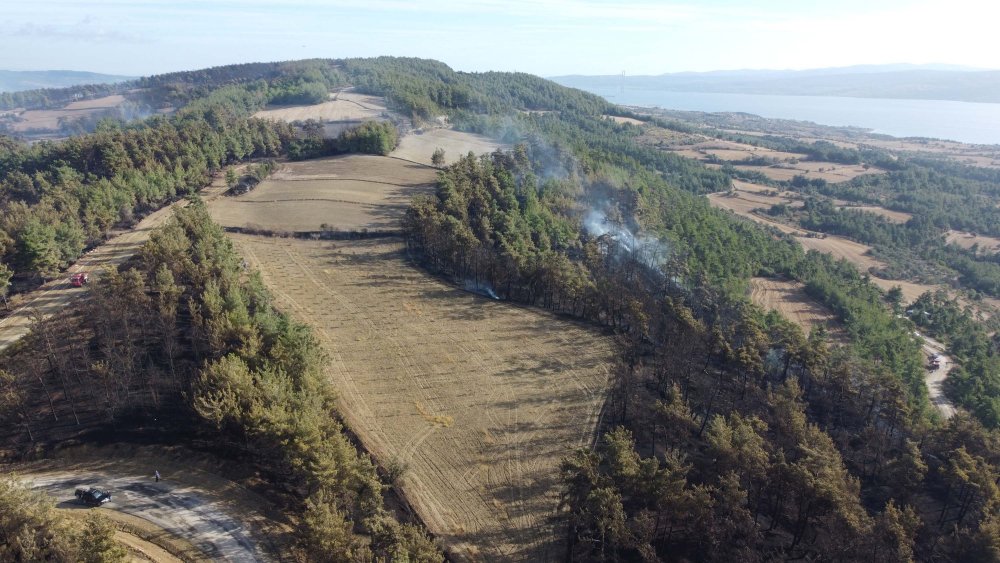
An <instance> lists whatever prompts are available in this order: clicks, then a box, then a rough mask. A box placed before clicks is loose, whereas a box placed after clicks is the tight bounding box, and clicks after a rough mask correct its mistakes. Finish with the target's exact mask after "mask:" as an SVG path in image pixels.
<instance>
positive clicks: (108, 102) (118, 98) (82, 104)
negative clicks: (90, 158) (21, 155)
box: [9, 95, 125, 133]
mask: <svg viewBox="0 0 1000 563" xmlns="http://www.w3.org/2000/svg"><path fill="white" fill-rule="evenodd" d="M124 101H125V96H122V95H114V96H105V97H103V98H96V99H93V100H80V101H78V102H71V103H69V104H67V105H66V106H64V107H63V108H61V109H39V110H35V109H32V110H27V111H23V110H21V111H15V112H13V114H14V115H16V117H17V120H16V121H12V122H11V123H10V125H9V126H10V129H11V131H14V132H16V133H26V132H28V131H58V130H60V129H61V128H62V125H61V123H60V122H65V121H75V120H77V119H80V118H83V117H87V116H90V115H95V114H99V113H102V112H105V111H107V110H109V109H113V108H116V107H118V106H120V105H121V104H122V103H123V102H124Z"/></svg>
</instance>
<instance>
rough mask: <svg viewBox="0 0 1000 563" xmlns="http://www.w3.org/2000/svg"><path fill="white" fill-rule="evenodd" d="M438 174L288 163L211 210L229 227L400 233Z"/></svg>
mask: <svg viewBox="0 0 1000 563" xmlns="http://www.w3.org/2000/svg"><path fill="white" fill-rule="evenodd" d="M436 177H437V170H436V169H434V168H431V167H430V166H424V165H421V164H415V163H412V162H407V161H404V160H400V159H397V158H389V157H383V156H369V155H348V156H338V157H332V158H324V159H318V160H310V161H304V162H291V163H284V164H282V166H281V169H279V170H278V171H277V172H276V173H275V174H274V175H272V177H271V178H269V179H267V180H265V181H263V182H261V183H260V185H259V186H257V188H256V189H254V190H253V191H251V192H249V193H247V194H244V195H241V196H238V197H229V198H222V199H219V200H217V201H215V202H214V203H212V204H210V205H209V211H210V212H211V214H212V218H213V219H214V220H215V221H216V222H217V223H219V224H220V225H222V226H224V227H240V228H246V227H259V228H263V229H268V230H289V231H318V230H320V226H321V225H323V224H326V225H329V226H330V227H332V228H334V229H341V230H361V229H367V230H398V229H399V220H400V219H401V218H402V217H403V215H404V214H405V212H406V208H407V206H408V205H409V202H410V199H411V198H412V197H413V196H414V195H417V194H422V193H431V192H432V190H433V183H434V181H435V179H436Z"/></svg>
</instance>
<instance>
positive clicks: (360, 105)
mask: <svg viewBox="0 0 1000 563" xmlns="http://www.w3.org/2000/svg"><path fill="white" fill-rule="evenodd" d="M330 96H331V99H330V101H328V102H322V103H319V104H313V105H309V106H268V107H267V108H265V109H263V110H261V111H258V112H257V113H255V114H254V117H259V118H261V119H271V120H274V121H286V122H289V123H291V122H293V121H306V120H307V119H315V120H317V121H364V120H369V119H372V120H375V119H380V118H382V117H383V116H384V115H386V113H387V112H388V109H387V108H386V107H385V98H381V97H378V96H368V95H364V94H355V93H353V92H338V93H336V94H331V95H330Z"/></svg>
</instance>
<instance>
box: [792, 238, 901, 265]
mask: <svg viewBox="0 0 1000 563" xmlns="http://www.w3.org/2000/svg"><path fill="white" fill-rule="evenodd" d="M795 239H796V240H798V241H799V243H800V244H801V245H802V246H803V247H805V249H806V250H817V251H819V252H825V253H827V254H830V255H832V256H833V257H834V258H837V259H838V260H839V259H844V260H847V261H848V262H850V263H852V264H854V265H855V266H857V268H858V270H860V271H861V272H867V271H868V270H869V268H881V267H884V266H885V264H883V263H882V262H880V261H878V260H876V259H874V258H872V256H871V254H870V253H871V247H870V246H867V245H864V244H861V243H859V242H854V241H853V240H848V239H846V238H842V237H838V236H834V235H829V236H826V237H824V238H819V237H795Z"/></svg>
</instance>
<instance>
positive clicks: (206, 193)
mask: <svg viewBox="0 0 1000 563" xmlns="http://www.w3.org/2000/svg"><path fill="white" fill-rule="evenodd" d="M225 190H226V186H225V185H224V183H222V182H216V183H213V184H212V185H211V186H209V187H208V188H205V189H204V190H202V191H201V196H202V197H203V198H205V199H211V198H215V197H218V196H219V195H221V194H222V193H223V192H225ZM187 204H188V201H187V200H180V201H178V202H176V203H174V204H173V205H168V206H166V207H164V208H162V209H159V210H157V211H155V212H153V213H151V214H149V215H147V216H146V217H145V218H144V219H143V220H142V221H140V222H139V224H138V225H136V226H135V228H133V229H131V230H128V231H118V232H116V233H115V234H114V235H113V236H112V238H111V239H109V240H108V241H107V242H105V243H104V244H102V245H101V246H99V247H97V248H95V249H94V250H92V251H90V252H88V253H87V254H85V255H84V256H82V257H81V258H80V259H79V260H77V262H76V263H75V264H73V266H71V267H70V268H69V269H68V270H67V271H66V272H63V274H62V277H60V278H58V279H55V280H52V281H50V282H48V283H46V284H44V285H42V286H41V287H39V288H38V289H36V290H34V291H32V292H30V293H28V294H26V295H23V296H22V299H21V300H20V301H21V304H20V305H18V306H17V308H16V309H14V310H13V311H11V312H10V314H8V315H7V316H6V317H4V318H2V319H0V351H3V350H4V349H6V348H7V347H9V346H10V345H12V344H14V343H15V342H17V341H18V340H20V339H21V338H23V337H24V336H25V335H26V334H28V332H29V331H30V330H31V324H32V322H34V319H35V318H36V317H38V316H41V317H42V318H48V317H50V316H52V315H53V314H55V313H57V312H59V311H61V310H63V309H65V308H66V307H68V306H70V304H71V303H72V302H73V301H74V300H75V299H76V298H77V297H79V296H80V295H82V294H83V292H84V291H85V288H81V287H73V286H72V285H70V283H69V277H70V276H71V275H72V274H74V273H75V272H89V273H90V274H91V280H93V279H94V278H95V275H97V274H99V273H100V270H101V268H103V267H104V266H117V265H119V264H122V263H123V262H125V261H126V260H128V259H129V258H130V257H132V256H133V255H134V254H135V253H136V252H138V251H139V249H141V248H142V245H144V244H145V243H146V241H147V240H149V235H150V233H152V231H153V229H155V228H157V227H159V226H160V225H162V224H163V223H164V222H166V221H167V219H169V218H170V217H171V216H172V215H173V211H174V208H175V207H183V206H185V205H187Z"/></svg>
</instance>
